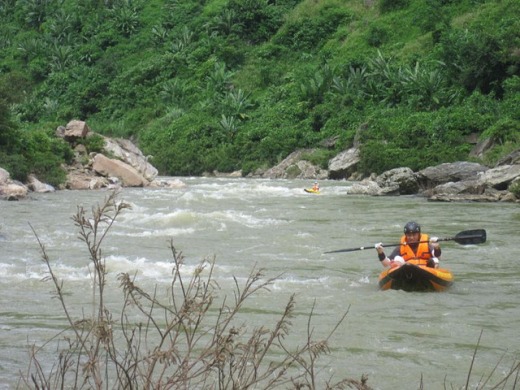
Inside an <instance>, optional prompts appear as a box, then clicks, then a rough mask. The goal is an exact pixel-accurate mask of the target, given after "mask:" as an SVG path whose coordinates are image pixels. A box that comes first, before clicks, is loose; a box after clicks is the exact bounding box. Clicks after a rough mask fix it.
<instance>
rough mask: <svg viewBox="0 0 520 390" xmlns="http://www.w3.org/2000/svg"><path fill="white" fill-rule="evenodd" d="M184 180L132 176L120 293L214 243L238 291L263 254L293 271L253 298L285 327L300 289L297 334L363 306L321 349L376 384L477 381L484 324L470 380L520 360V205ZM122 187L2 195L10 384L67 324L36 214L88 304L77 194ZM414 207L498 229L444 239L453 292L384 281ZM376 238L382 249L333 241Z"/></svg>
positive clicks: (499, 372)
mask: <svg viewBox="0 0 520 390" xmlns="http://www.w3.org/2000/svg"><path fill="white" fill-rule="evenodd" d="M180 179H181V180H182V181H184V182H185V183H186V187H185V188H181V189H151V188H145V189H142V188H138V189H135V188H125V189H122V190H121V193H120V195H119V196H118V198H119V199H120V200H123V201H125V202H127V203H130V204H131V205H132V209H129V210H125V211H124V212H123V213H122V214H121V216H120V217H119V219H118V220H117V221H116V224H115V225H114V227H113V229H112V231H110V233H109V235H108V237H107V238H106V242H105V244H104V251H103V254H104V256H105V258H106V262H107V272H108V273H107V279H108V283H109V284H110V285H111V286H115V288H113V289H111V290H110V294H118V293H119V290H118V288H117V285H118V282H117V280H116V278H117V275H118V274H119V273H120V272H128V273H131V274H133V273H135V274H136V275H137V280H138V281H139V282H140V283H141V284H143V285H145V286H149V287H153V286H156V285H157V286H159V289H160V288H161V286H168V284H169V281H170V275H171V272H170V269H171V261H172V258H171V252H170V249H169V243H170V240H172V241H173V243H174V245H175V247H176V248H177V249H178V250H181V251H182V252H183V254H184V256H185V257H186V266H187V267H188V268H189V267H194V266H195V265H196V264H198V263H199V262H200V261H201V260H202V259H204V258H213V257H214V256H215V257H216V269H215V278H216V279H217V280H218V282H219V284H220V285H222V286H223V287H224V290H226V287H229V286H231V285H232V282H233V277H237V279H238V280H243V279H244V278H246V277H247V276H248V275H249V273H250V271H251V270H252V268H253V267H255V266H257V267H261V268H263V269H265V274H266V277H276V276H278V275H281V276H280V277H279V278H278V279H277V280H276V281H275V283H274V284H273V286H272V288H271V290H270V292H269V293H262V294H259V295H257V296H254V297H252V298H251V301H250V302H249V305H250V306H249V313H248V318H249V321H250V323H251V324H260V323H265V324H266V325H267V326H271V327H272V326H274V323H275V321H276V320H277V319H278V318H279V316H280V314H281V312H282V311H283V308H284V306H285V303H286V302H287V300H288V299H289V297H290V296H291V295H292V294H295V296H296V305H297V313H299V314H298V315H297V316H296V317H295V318H294V319H293V320H292V323H293V330H292V331H291V332H292V333H293V334H295V335H304V334H305V332H306V326H307V318H308V314H309V312H310V310H311V307H312V305H313V303H314V302H315V309H314V311H315V314H314V317H313V326H314V327H315V335H316V336H317V337H318V338H319V337H324V336H325V335H327V334H328V332H329V331H330V330H331V329H332V327H333V326H334V325H335V324H336V322H337V321H338V320H339V319H340V317H341V314H342V313H343V312H344V311H346V310H348V311H349V312H348V315H347V317H346V319H345V320H344V322H343V323H342V324H341V325H340V327H339V328H338V330H337V332H336V334H335V335H334V336H333V337H332V339H331V343H330V346H331V350H330V354H329V355H326V356H324V357H322V358H321V359H320V360H319V362H320V365H321V367H322V369H323V372H322V374H325V375H330V374H333V375H334V378H336V379H339V378H345V377H349V378H354V379H359V378H360V377H361V375H363V374H365V375H367V376H368V385H370V386H372V387H373V388H374V389H417V388H419V387H420V384H421V380H422V383H423V384H424V388H427V389H444V388H456V389H458V388H464V386H465V384H466V380H467V376H468V372H469V370H470V366H471V363H472V357H473V354H474V351H475V346H476V344H477V342H478V340H479V336H480V335H481V333H482V337H481V340H480V346H479V348H478V351H477V355H476V359H475V361H474V363H473V368H472V375H471V377H470V385H471V386H470V388H475V387H476V385H477V384H478V383H479V380H481V378H484V380H485V378H487V377H488V376H491V378H490V381H489V383H497V382H498V381H499V380H500V379H502V378H503V377H504V375H505V373H507V371H508V370H509V369H510V368H511V366H512V365H513V364H514V363H515V362H517V361H518V359H519V353H520V326H519V324H520V322H519V320H520V292H519V291H520V266H519V265H518V261H519V257H518V253H519V251H518V245H519V243H518V232H519V231H520V208H519V206H518V204H511V203H507V204H506V203H436V202H428V201H427V200H426V199H424V198H420V197H415V196H401V197H363V196H355V195H347V192H348V188H349V186H350V185H351V183H349V182H346V181H322V182H320V184H321V187H322V193H321V194H320V195H313V194H307V193H305V192H304V191H303V188H304V187H310V186H311V184H312V183H311V182H308V181H307V182H305V181H301V180H259V179H228V178H189V177H186V178H180ZM107 195H108V191H106V190H99V191H58V192H55V193H49V194H31V195H30V197H29V198H28V199H26V200H22V201H18V202H5V201H4V202H0V253H1V262H0V285H1V288H2V295H1V296H0V302H1V305H0V383H1V385H0V388H1V389H4V388H5V389H8V388H13V387H15V385H16V383H17V378H18V376H19V374H18V373H19V372H20V371H22V372H23V371H24V370H26V369H27V362H28V355H29V347H30V345H32V344H37V345H41V344H42V343H43V342H44V341H45V340H48V339H49V338H50V337H52V336H53V335H55V334H57V333H58V331H59V329H60V327H61V326H62V325H63V315H62V312H61V309H60V307H59V302H58V301H57V300H56V299H52V285H51V284H50V283H49V282H45V281H43V279H44V278H45V276H46V275H47V272H46V268H45V266H44V264H43V262H42V261H41V257H40V256H41V255H40V250H39V247H38V243H37V240H36V238H35V235H34V233H33V232H32V230H31V226H32V228H34V230H35V232H36V233H37V234H38V237H39V238H40V240H41V241H42V243H43V244H44V245H45V247H46V250H47V252H48V255H49V257H50V259H51V264H52V265H53V268H54V270H55V272H56V273H57V274H58V276H59V277H60V278H61V279H63V281H64V287H65V289H66V290H67V291H68V294H69V295H68V297H67V298H68V299H70V301H69V302H70V303H71V304H73V305H84V306H85V307H86V309H85V310H87V311H88V310H89V309H88V302H89V295H90V294H89V290H90V287H89V286H90V281H91V279H90V274H89V266H88V264H89V256H88V252H87V251H86V248H85V244H84V243H82V242H81V241H80V240H79V239H78V231H77V228H76V227H75V226H74V223H73V221H72V219H71V217H72V215H73V214H74V213H75V212H76V210H77V206H78V205H82V206H84V207H85V209H86V210H87V211H89V210H90V209H91V207H92V206H95V205H97V204H100V203H102V202H103V200H104V199H105V197H106V196H107ZM409 220H416V221H418V222H419V223H420V224H421V225H422V227H423V231H424V232H426V233H429V234H430V235H433V236H438V237H453V236H454V235H456V234H457V233H458V232H460V231H463V230H468V229H486V231H487V236H488V239H487V242H486V243H484V244H481V245H472V246H461V245H458V244H457V243H455V242H454V241H446V242H443V243H442V248H443V255H442V260H441V264H442V266H443V267H445V268H449V269H451V270H452V272H453V273H454V276H455V283H454V285H453V287H452V288H451V289H450V290H448V291H447V292H443V293H406V292H402V291H379V290H378V289H377V277H378V274H379V272H380V271H381V270H382V267H381V265H380V264H379V261H378V259H377V255H376V251H375V249H373V245H374V244H375V243H377V242H380V241H382V242H394V243H395V242H398V241H399V237H400V235H401V232H402V227H403V225H404V224H405V223H406V222H407V221H409ZM396 240H397V241H396ZM361 246H367V247H369V248H368V249H367V250H362V251H355V252H349V253H336V254H323V252H325V251H330V250H335V249H341V248H350V247H361ZM390 251H391V248H387V253H389V252H390ZM49 359H53V357H49ZM495 366H496V369H494V368H495ZM421 378H422V379H421ZM509 383H511V381H510V382H508V384H509ZM505 388H513V387H512V384H511V385H510V386H509V387H507V386H506V387H505Z"/></svg>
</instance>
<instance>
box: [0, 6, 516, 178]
mask: <svg viewBox="0 0 520 390" xmlns="http://www.w3.org/2000/svg"><path fill="white" fill-rule="evenodd" d="M519 16H520V2H518V1H517V0H503V1H493V0H487V1H486V0H378V1H376V0H344V1H340V0H304V1H297V0H178V1H177V0H146V1H145V0H22V1H15V0H3V1H2V3H1V4H0V20H1V23H0V48H1V50H0V166H3V167H4V168H6V169H8V170H9V171H10V172H11V174H12V175H13V176H14V177H15V178H19V179H23V178H24V176H25V175H26V174H27V173H28V172H29V171H36V173H37V174H39V175H40V177H41V178H42V179H44V180H45V179H46V180H47V181H48V182H51V183H59V182H60V181H61V180H63V172H61V171H60V168H59V164H60V163H61V162H63V161H66V160H68V159H70V158H71V157H72V153H71V151H70V150H69V149H68V146H67V145H64V144H62V142H61V141H60V140H58V139H56V138H54V136H53V134H54V130H55V129H56V127H57V126H59V125H64V124H66V123H67V122H68V121H70V120H71V119H82V120H86V121H87V123H88V124H89V126H90V127H91V128H92V129H93V130H94V131H96V132H98V133H102V134H106V135H110V136H118V137H125V138H131V139H133V140H134V141H135V142H137V143H138V145H139V147H140V148H141V149H142V150H143V152H144V153H145V154H146V155H152V156H153V158H152V160H151V161H152V163H153V164H154V165H155V166H156V167H157V168H158V169H159V171H160V173H161V174H164V175H198V174H201V173H202V172H204V171H213V170H218V171H221V172H230V171H234V170H238V169H242V170H243V174H247V173H249V172H252V171H254V170H256V169H257V168H262V167H269V166H271V165H273V164H276V163H277V162H279V161H280V160H281V159H283V158H285V157H286V156H287V155H288V154H289V153H291V152H293V151H294V150H296V149H298V148H309V147H312V148H318V150H317V152H316V153H315V155H313V156H311V158H312V159H313V160H314V161H313V162H314V163H317V164H321V165H324V166H326V163H327V161H328V159H329V158H330V157H331V156H333V155H335V154H336V153H337V152H338V151H340V150H343V149H345V148H348V147H350V146H352V145H353V144H354V142H359V143H360V144H361V145H362V147H361V155H362V157H361V158H362V160H361V163H360V168H359V169H360V170H361V171H362V173H364V174H369V173H371V172H376V173H380V172H382V171H384V170H387V169H391V168H394V167H398V166H408V167H410V168H412V169H414V170H417V169H421V168H424V167H426V166H429V165H434V164H438V163H441V162H449V161H457V160H468V159H469V151H470V149H471V144H469V143H468V142H467V138H468V136H469V135H475V134H476V135H478V136H479V137H481V138H489V137H490V138H492V139H493V140H494V141H495V142H494V144H495V147H494V148H493V150H492V151H490V152H489V153H488V154H487V155H486V157H485V160H484V162H485V163H487V164H490V165H492V164H493V163H494V162H495V161H496V159H497V158H498V157H500V156H501V155H504V154H506V153H508V152H510V151H512V150H514V149H517V148H518V147H519V145H520V135H519V134H520V110H519V107H520V77H519V76H520V17H519ZM325 140H329V141H330V140H334V141H335V142H334V143H333V145H334V146H333V147H329V148H325V147H323V146H322V145H324V142H323V141H325ZM93 144H95V142H93ZM328 144H330V142H329V143H328ZM87 147H88V148H91V149H92V150H93V148H94V147H95V145H87Z"/></svg>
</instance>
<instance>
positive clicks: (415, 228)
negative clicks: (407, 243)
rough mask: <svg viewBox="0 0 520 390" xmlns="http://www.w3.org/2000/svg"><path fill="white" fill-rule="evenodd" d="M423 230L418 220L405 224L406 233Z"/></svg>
mask: <svg viewBox="0 0 520 390" xmlns="http://www.w3.org/2000/svg"><path fill="white" fill-rule="evenodd" d="M420 232H421V225H419V224H418V223H417V222H413V221H412V222H408V223H407V224H406V225H404V234H406V233H420Z"/></svg>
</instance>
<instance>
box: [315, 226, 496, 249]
mask: <svg viewBox="0 0 520 390" xmlns="http://www.w3.org/2000/svg"><path fill="white" fill-rule="evenodd" d="M437 241H455V242H456V243H457V244H461V245H473V244H483V243H484V242H486V231H485V230H484V229H474V230H464V231H462V232H460V233H458V234H457V235H456V236H455V237H445V238H437ZM419 242H428V241H419ZM398 245H402V244H401V243H398V244H383V246H398ZM368 248H374V245H370V246H369V245H367V246H360V247H358V248H347V249H338V250H335V251H329V252H324V254H325V253H339V252H354V251H362V250H364V249H368Z"/></svg>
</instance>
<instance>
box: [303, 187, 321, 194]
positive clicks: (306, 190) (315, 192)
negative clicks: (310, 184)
mask: <svg viewBox="0 0 520 390" xmlns="http://www.w3.org/2000/svg"><path fill="white" fill-rule="evenodd" d="M303 190H304V191H305V192H308V193H309V194H319V193H320V190H315V189H313V188H304V189H303Z"/></svg>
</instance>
